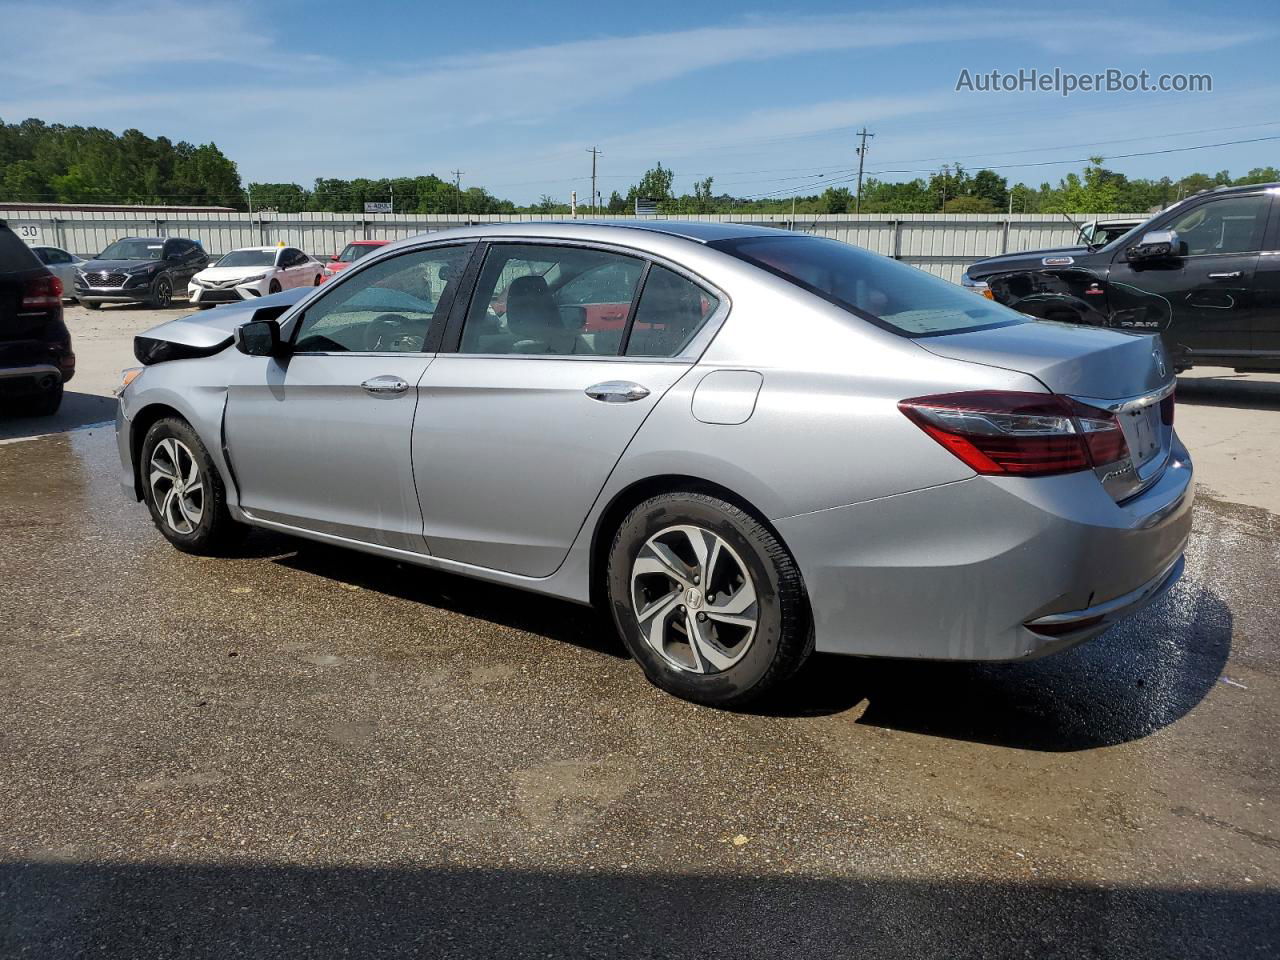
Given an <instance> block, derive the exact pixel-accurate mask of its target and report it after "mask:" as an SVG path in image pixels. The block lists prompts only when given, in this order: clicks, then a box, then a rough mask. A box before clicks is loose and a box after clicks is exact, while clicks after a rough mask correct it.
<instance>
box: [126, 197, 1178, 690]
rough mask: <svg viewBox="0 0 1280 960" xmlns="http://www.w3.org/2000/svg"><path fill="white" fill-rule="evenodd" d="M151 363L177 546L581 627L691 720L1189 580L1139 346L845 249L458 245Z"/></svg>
mask: <svg viewBox="0 0 1280 960" xmlns="http://www.w3.org/2000/svg"><path fill="white" fill-rule="evenodd" d="M135 352H136V354H137V356H138V359H139V361H140V362H141V363H142V364H143V366H142V367H141V368H140V370H139V369H135V370H130V371H126V376H125V379H126V385H125V386H124V387H123V388H122V390H121V392H120V407H119V416H118V420H117V431H118V437H119V450H120V460H121V467H122V474H121V480H122V482H123V484H124V486H125V488H126V490H127V491H128V492H129V493H130V494H131V495H132V496H133V497H135V498H137V499H138V500H141V501H144V502H145V503H146V505H147V507H148V508H149V510H150V512H151V516H152V518H153V520H154V521H155V524H156V526H157V527H158V528H159V529H160V532H161V533H162V534H164V536H165V537H167V538H168V540H169V541H170V542H171V543H172V544H173V545H174V546H175V547H177V548H178V549H180V550H184V551H187V552H190V553H216V552H220V551H224V550H226V549H227V547H228V545H229V544H231V543H232V542H233V541H234V539H235V538H236V537H237V536H238V535H239V534H241V533H242V532H243V531H244V530H246V529H247V528H249V527H263V528H267V529H271V530H278V531H284V532H286V533H289V534H294V535H297V536H300V537H308V538H311V539H314V540H320V541H324V542H327V543H332V544H339V545H343V546H347V547H351V548H353V549H356V550H363V551H365V552H368V553H373V554H377V555H380V556H384V557H389V558H392V559H395V560H400V561H406V562H409V563H414V564H419V565H421V566H422V567H426V568H429V569H437V570H447V571H450V572H453V573H461V574H465V575H467V576H472V577H476V578H479V579H482V580H487V581H491V582H494V583H500V584H506V585H509V586H515V587H521V588H524V589H527V590H532V591H536V592H539V593H545V594H550V595H552V596H556V597H563V598H565V599H567V600H572V601H577V602H579V603H584V604H597V605H599V606H600V607H601V608H606V609H607V610H608V612H609V613H610V614H611V616H612V618H613V622H614V624H615V625H616V626H617V630H618V633H619V635H620V637H621V638H622V641H623V642H624V643H625V644H626V646H627V649H628V650H629V651H630V652H631V653H632V655H633V656H634V657H635V659H636V660H637V661H638V662H639V664H640V666H641V668H642V669H643V670H644V672H645V674H646V675H647V676H648V677H649V679H650V680H652V681H653V682H654V683H655V684H657V685H658V686H659V687H661V688H663V689H665V690H668V691H670V692H671V693H674V694H676V695H677V696H680V697H684V698H687V699H689V700H694V701H698V702H701V703H706V704H715V705H721V706H737V705H741V704H745V703H747V702H749V701H751V700H753V699H756V698H759V697H761V696H763V695H765V694H767V693H768V692H770V691H772V690H774V689H776V688H777V687H778V686H779V685H780V684H782V683H784V682H785V681H786V680H787V678H789V677H790V676H791V675H792V674H794V673H795V671H796V670H797V669H798V668H799V667H800V665H801V664H802V663H804V661H805V659H806V658H807V657H808V656H809V655H810V653H811V652H812V651H813V650H814V649H817V650H819V651H827V652H832V653H844V654H858V655H875V656H890V657H920V658H934V659H958V660H1012V659H1019V658H1026V657H1034V656H1038V655H1041V654H1045V653H1049V652H1052V651H1055V650H1060V649H1062V648H1064V647H1067V646H1070V645H1072V644H1075V643H1079V642H1080V641H1082V640H1086V639H1088V638H1090V637H1093V636H1095V635H1097V634H1098V633H1100V632H1102V631H1103V630H1105V629H1107V627H1109V626H1110V625H1111V624H1113V623H1115V622H1116V621H1117V620H1119V619H1120V618H1122V617H1125V616H1127V615H1129V614H1132V613H1133V612H1134V611H1136V610H1138V609H1139V608H1141V607H1142V606H1144V605H1145V604H1147V603H1149V602H1151V601H1152V600H1153V599H1155V598H1156V597H1158V596H1159V595H1160V594H1161V593H1163V592H1164V591H1165V590H1167V589H1168V588H1169V586H1170V585H1171V584H1172V583H1173V582H1174V581H1175V580H1176V579H1177V578H1178V576H1179V575H1180V574H1181V572H1182V566H1183V560H1182V555H1183V549H1184V547H1185V545H1186V541H1187V537H1188V533H1189V529H1190V523H1191V502H1192V483H1191V460H1190V458H1189V457H1188V455H1187V451H1186V450H1185V449H1184V448H1183V446H1182V444H1181V443H1180V442H1179V440H1178V438H1177V436H1176V434H1175V433H1174V430H1173V387H1174V380H1173V370H1172V366H1171V365H1170V364H1169V363H1168V362H1167V360H1166V359H1165V357H1164V355H1163V353H1162V352H1161V346H1160V341H1159V339H1158V338H1151V337H1146V336H1140V335H1132V334H1127V333H1118V332H1114V331H1111V330H1102V329H1096V328H1089V327H1080V326H1066V325H1060V324H1054V323H1046V322H1043V321H1036V320H1032V319H1029V318H1028V317H1025V316H1023V315H1021V314H1018V313H1015V312H1013V311H1011V310H1009V309H1007V308H1005V307H1003V306H1001V305H999V304H997V303H994V302H991V301H989V300H984V299H981V298H979V297H975V296H974V295H973V294H972V293H970V292H968V291H966V290H963V289H962V288H960V287H958V286H954V285H952V284H950V283H947V282H945V281H943V280H940V279H937V278H935V277H932V276H930V275H928V274H926V273H924V272H922V271H920V270H917V269H915V268H914V267H909V266H905V265H903V264H900V263H897V262H895V261H893V260H890V259H886V258H884V257H881V256H878V255H875V254H872V253H869V252H867V251H865V250H862V249H859V248H858V247H854V246H851V245H848V244H844V243H840V242H837V241H833V240H827V239H820V238H817V237H812V236H806V235H803V234H795V233H788V232H784V231H779V230H774V229H771V228H768V227H752V226H734V225H728V224H711V223H674V222H671V223H667V222H659V221H650V222H633V223H627V224H625V225H623V224H601V223H588V222H581V221H580V222H574V223H520V224H514V223H513V224H491V225H487V226H481V227H475V228H468V229H462V230H449V231H445V232H441V233H433V234H428V235H423V236H419V237H415V238H412V239H409V240H405V241H401V242H399V243H394V244H391V245H388V246H386V247H383V248H381V249H380V250H379V251H378V252H377V253H375V254H372V255H370V256H369V257H367V258H365V259H364V260H361V261H360V262H359V263H358V264H356V265H354V266H353V267H352V268H351V269H350V270H348V271H346V272H345V273H343V274H342V275H340V276H339V277H337V278H335V279H334V280H332V281H330V282H329V283H327V284H325V285H324V286H322V287H318V288H315V289H310V290H305V291H302V290H300V291H289V292H286V293H284V294H280V295H277V296H275V297H267V298H263V299H262V300H261V301H256V302H254V303H252V304H247V305H244V306H238V307H234V308H232V307H223V308H219V309H218V310H216V311H213V312H212V313H209V314H201V315H199V316H198V317H190V318H185V319H182V320H175V321H172V322H170V323H166V324H163V325H162V326H159V327H156V328H155V329H153V330H150V331H148V332H147V333H146V334H144V335H142V336H140V337H138V338H137V341H136V343H135Z"/></svg>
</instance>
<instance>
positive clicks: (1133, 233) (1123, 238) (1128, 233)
mask: <svg viewBox="0 0 1280 960" xmlns="http://www.w3.org/2000/svg"><path fill="white" fill-rule="evenodd" d="M1156 216H1160V214H1156ZM1155 219H1156V218H1155V216H1153V218H1151V220H1155ZM1151 220H1143V221H1142V223H1140V224H1138V225H1137V227H1134V228H1132V229H1128V230H1125V232H1124V233H1121V234H1120V236H1119V237H1116V238H1115V239H1112V241H1110V242H1107V244H1106V246H1105V247H1102V250H1119V248H1120V247H1123V246H1125V244H1128V243H1129V242H1130V239H1135V238H1137V237H1140V236H1142V232H1143V230H1144V229H1147V224H1148V223H1151Z"/></svg>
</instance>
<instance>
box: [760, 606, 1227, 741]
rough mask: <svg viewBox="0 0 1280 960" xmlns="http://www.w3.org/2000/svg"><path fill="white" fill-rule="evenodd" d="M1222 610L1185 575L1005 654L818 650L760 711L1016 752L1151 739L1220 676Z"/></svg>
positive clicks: (1224, 639)
mask: <svg viewBox="0 0 1280 960" xmlns="http://www.w3.org/2000/svg"><path fill="white" fill-rule="evenodd" d="M1232 624H1233V618H1232V615H1231V611H1230V609H1229V608H1228V606H1227V604H1226V603H1225V602H1224V601H1223V600H1222V599H1221V598H1220V597H1218V596H1217V595H1216V594H1214V593H1213V592H1211V591H1209V590H1206V589H1205V588H1204V587H1202V586H1198V585H1195V584H1192V583H1189V582H1187V581H1184V582H1182V583H1180V584H1178V585H1176V586H1175V587H1174V589H1173V590H1171V591H1170V592H1169V594H1168V595H1166V596H1165V597H1164V598H1162V599H1161V600H1159V601H1157V602H1156V603H1155V604H1152V605H1151V606H1150V607H1148V608H1147V609H1146V610H1143V611H1142V612H1141V613H1139V614H1138V615H1136V616H1134V617H1133V618H1131V619H1129V620H1126V621H1124V622H1122V623H1120V624H1117V625H1116V626H1115V627H1113V628H1112V629H1111V630H1109V631H1108V632H1107V633H1105V634H1103V635H1102V636H1100V637H1098V638H1096V639H1094V640H1091V641H1088V642H1086V643H1083V644H1080V645H1079V646H1077V647H1074V648H1072V649H1070V650H1065V651H1063V652H1061V653H1056V654H1053V655H1051V656H1047V657H1043V658H1040V659H1037V660H1027V661H1022V662H1013V663H946V662H929V661H911V660H879V659H866V658H853V657H834V656H818V657H815V658H814V659H813V660H812V661H811V662H810V664H809V666H808V667H807V668H806V669H805V670H804V671H803V672H802V673H801V675H800V676H799V677H797V678H796V680H795V682H793V683H792V685H791V687H790V688H788V690H787V691H786V692H785V694H784V696H783V698H782V699H781V700H780V701H779V702H778V703H775V704H773V705H771V706H770V708H769V710H768V712H770V713H780V714H796V715H805V714H823V713H838V712H841V711H844V710H848V709H850V708H851V707H854V706H856V705H858V704H860V703H862V702H863V701H864V700H865V701H866V708H865V710H864V711H863V712H862V714H861V716H860V717H859V718H858V722H859V723H862V724H869V725H873V726H879V727H887V728H891V729H894V730H902V731H909V732H914V733H923V734H927V735H930V736H936V737H947V738H949V739H954V740H968V741H973V742H977V743H989V744H993V745H997V746H1006V747H1016V748H1019V749H1023V750H1042V751H1069V750H1089V749H1093V748H1095V747H1105V746H1112V745H1115V744H1119V743H1126V742H1128V741H1131V740H1138V739H1141V738H1143V737H1147V736H1150V735H1151V734H1153V733H1155V732H1156V731H1157V730H1159V729H1161V728H1163V727H1166V726H1168V725H1169V724H1172V723H1175V722H1176V721H1178V720H1179V719H1181V718H1182V717H1184V716H1185V715H1186V714H1188V713H1190V712H1191V710H1193V709H1194V708H1195V707H1196V705H1197V704H1199V703H1200V701H1201V700H1203V699H1204V698H1205V696H1206V695H1207V694H1208V693H1209V691H1210V690H1212V689H1213V687H1214V684H1216V683H1217V682H1218V681H1219V678H1220V677H1221V675H1222V671H1223V668H1224V667H1225V665H1226V663H1227V659H1228V657H1229V656H1230V653H1231V637H1232Z"/></svg>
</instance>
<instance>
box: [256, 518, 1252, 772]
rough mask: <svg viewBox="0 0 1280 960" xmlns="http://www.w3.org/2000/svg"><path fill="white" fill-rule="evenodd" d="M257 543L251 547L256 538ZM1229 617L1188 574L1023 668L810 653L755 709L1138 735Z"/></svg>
mask: <svg viewBox="0 0 1280 960" xmlns="http://www.w3.org/2000/svg"><path fill="white" fill-rule="evenodd" d="M255 542H256V543H257V544H258V545H257V546H256V547H253V546H251V545H252V544H254V543H255ZM246 546H247V547H249V548H250V549H252V550H254V551H255V553H254V555H257V556H271V557H272V558H273V561H274V562H276V563H280V564H282V565H285V566H288V567H290V568H292V569H295V570H301V571H305V572H307V573H312V574H315V575H317V576H323V577H328V578H330V579H332V580H336V581H340V582H343V583H348V584H351V585H354V586H360V587H363V588H364V589H366V590H372V591H375V592H381V593H385V594H388V595H390V596H395V597H399V598H401V599H405V600H409V601H412V602H415V603H423V604H427V605H429V606H432V607H436V608H439V609H444V610H450V611H453V612H455V613H460V614H463V615H464V616H468V617H475V618H478V619H481V620H486V621H489V622H491V623H496V624H499V625H502V626H506V627H511V628H514V629H517V630H524V631H528V632H530V633H536V634H538V635H540V636H544V637H547V638H548V639H552V640H556V641H560V642H564V643H571V644H573V645H575V646H578V647H583V648H585V649H588V650H592V651H595V652H597V653H601V654H604V655H607V656H612V657H621V658H626V657H627V656H628V654H627V652H626V649H625V647H623V645H622V643H621V641H619V640H618V638H617V636H616V635H615V633H614V629H613V625H612V623H611V622H610V621H609V620H608V619H607V617H606V616H605V615H603V614H601V613H598V612H596V611H594V610H590V609H588V608H586V607H581V606H578V605H576V604H572V603H567V602H565V601H562V600H555V599H552V598H550V597H541V596H538V595H536V594H532V593H526V592H524V591H521V590H514V589H511V588H508V587H500V586H495V585H492V584H486V583H482V582H480V581H477V580H471V579H469V578H466V577H459V576H454V575H452V574H445V573H440V572H438V571H432V570H425V569H423V568H420V567H415V566H412V565H409V564H400V563H396V562H394V561H391V560H385V559H380V558H376V557H369V556H365V555H362V554H358V553H354V552H352V551H349V550H343V549H340V548H337V547H330V546H326V545H323V544H317V543H310V542H307V541H297V540H292V539H289V538H285V537H280V536H276V535H267V534H263V533H255V534H254V536H253V537H251V538H250V540H249V541H248V542H247V544H246ZM1232 623H1233V619H1232V615H1231V611H1230V609H1229V608H1228V607H1227V605H1226V603H1225V602H1223V601H1222V600H1221V599H1220V598H1219V597H1218V596H1217V595H1216V594H1214V593H1212V592H1211V591H1209V590H1206V589H1204V588H1203V587H1201V586H1198V585H1193V584H1192V583H1190V582H1188V581H1183V582H1182V583H1179V584H1177V585H1176V586H1175V587H1174V588H1173V590H1171V591H1170V592H1169V594H1168V595H1166V596H1165V597H1164V598H1162V599H1161V600H1160V601H1158V602H1157V603H1155V604H1153V605H1152V606H1150V607H1148V608H1147V609H1146V610H1144V611H1142V612H1141V613H1139V614H1138V615H1137V616H1135V617H1133V618H1131V619H1130V620H1127V621H1125V622H1123V623H1121V624H1118V625H1117V626H1115V627H1113V628H1112V629H1111V630H1110V631H1108V632H1107V633H1105V634H1103V635H1102V636H1101V637H1098V638H1097V639H1095V640H1092V641H1090V642H1088V643H1085V644H1081V645H1080V646H1078V647H1075V648H1073V649H1071V650H1067V651H1064V652H1062V653H1058V654H1055V655H1053V656H1049V657H1044V658H1042V659H1039V660H1031V661H1024V662H1020V663H944V662H929V661H919V660H884V659H871V658H861V657H840V656H832V655H823V654H818V655H816V656H815V657H813V659H812V660H811V661H810V663H809V665H808V666H807V667H806V668H805V669H804V670H802V671H801V673H800V674H799V675H798V676H797V677H796V678H795V679H794V680H792V681H791V682H790V683H789V684H788V685H787V686H786V687H784V689H783V690H782V691H781V692H780V693H779V694H778V695H776V696H775V697H774V698H773V699H771V700H769V701H768V702H766V703H764V704H762V705H760V706H758V707H757V708H756V709H755V710H754V711H753V712H758V713H763V714H768V715H771V716H793V717H803V716H816V715H826V714H836V713H843V712H845V711H850V710H853V709H854V708H855V707H858V706H859V705H861V704H862V703H863V702H864V701H865V702H866V707H865V709H864V710H863V711H862V713H861V715H860V716H859V718H858V721H857V722H858V723H862V724H868V725H873V726H880V727H887V728H892V729H895V730H902V731H910V732H915V733H923V734H927V735H930V736H936V737H945V738H948V739H954V740H967V741H974V742H980V743H989V744H993V745H997V746H1007V747H1016V748H1019V749H1024V750H1041V751H1070V750H1088V749H1093V748H1095V747H1102V746H1111V745H1114V744H1118V743H1125V742H1128V741H1130V740H1137V739H1141V738H1143V737H1146V736H1149V735H1151V734H1152V733H1155V732H1156V731H1157V730H1159V729H1161V728H1162V727H1165V726H1168V725H1169V724H1171V723H1174V722H1176V721H1177V720H1179V719H1180V718H1181V717H1183V716H1185V715H1186V714H1187V713H1189V712H1190V711H1191V710H1192V709H1194V708H1195V706H1196V705H1197V704H1198V703H1199V702H1200V701H1201V700H1202V699H1204V697H1205V696H1206V694H1208V692H1209V691H1210V690H1211V689H1212V688H1213V686H1214V684H1215V683H1217V682H1218V679H1219V677H1220V676H1221V674H1222V670H1223V667H1224V666H1225V664H1226V662H1227V658H1228V656H1229V655H1230V652H1231V636H1232Z"/></svg>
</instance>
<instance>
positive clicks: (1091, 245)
mask: <svg viewBox="0 0 1280 960" xmlns="http://www.w3.org/2000/svg"><path fill="white" fill-rule="evenodd" d="M1062 218H1063V219H1064V220H1066V221H1067V223H1069V224H1071V225H1072V226H1073V227H1075V228H1076V236H1077V237H1079V236H1080V234H1081V233H1083V232H1084V227H1082V226H1080V224H1078V223H1076V222H1075V221H1074V220H1072V219H1071V217H1069V216H1068V215H1067V214H1066V213H1065V212H1064V213H1063V214H1062ZM1095 222H1096V221H1095ZM1084 245H1085V248H1086V249H1088V250H1092V249H1093V248H1094V247H1095V246H1096V244H1095V243H1093V242H1092V241H1091V240H1086V241H1085V244H1084Z"/></svg>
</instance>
